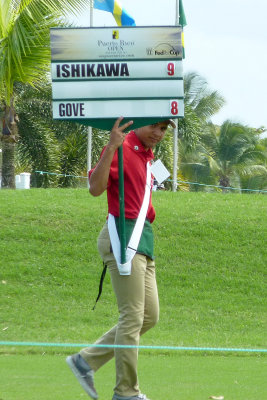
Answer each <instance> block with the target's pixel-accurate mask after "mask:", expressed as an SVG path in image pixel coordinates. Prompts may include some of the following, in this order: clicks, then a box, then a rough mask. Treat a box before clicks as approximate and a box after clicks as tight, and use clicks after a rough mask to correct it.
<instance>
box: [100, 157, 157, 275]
mask: <svg viewBox="0 0 267 400" xmlns="http://www.w3.org/2000/svg"><path fill="white" fill-rule="evenodd" d="M150 191H151V168H150V163H149V162H148V163H147V176H146V187H145V194H144V199H143V203H142V206H141V209H140V212H139V215H138V217H137V220H136V223H135V226H134V229H133V232H132V235H131V238H130V240H129V243H128V246H127V249H126V263H125V264H121V256H120V238H119V235H118V232H117V228H116V223H115V217H114V216H113V215H112V214H109V215H108V231H109V236H110V241H111V246H112V250H113V254H114V257H115V260H116V263H117V266H118V270H119V273H120V275H131V267H132V259H133V257H134V256H135V253H136V251H137V248H138V245H139V242H140V238H141V235H142V232H143V228H144V223H145V219H146V215H147V210H148V206H149V199H150Z"/></svg>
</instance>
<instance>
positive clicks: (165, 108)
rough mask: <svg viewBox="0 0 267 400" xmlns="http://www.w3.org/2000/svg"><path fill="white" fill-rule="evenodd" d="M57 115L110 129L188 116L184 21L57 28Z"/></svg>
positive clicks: (54, 67)
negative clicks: (117, 122) (131, 122)
mask: <svg viewBox="0 0 267 400" xmlns="http://www.w3.org/2000/svg"><path fill="white" fill-rule="evenodd" d="M51 56H52V65H51V74H52V88H53V116H54V118H55V119H63V120H75V121H80V122H82V123H84V124H88V125H91V126H93V127H97V128H101V129H110V128H111V127H112V126H113V124H114V122H115V120H116V119H117V118H118V117H119V116H121V115H122V116H124V117H125V121H127V120H130V119H133V120H134V125H133V127H138V126H142V125H148V124H151V123H154V122H157V121H159V120H164V119H168V118H180V117H183V116H184V101H183V97H184V90H183V69H182V41H181V27H179V26H178V27H177V26H164V27H118V28H117V27H116V28H114V27H109V28H53V29H51Z"/></svg>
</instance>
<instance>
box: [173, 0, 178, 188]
mask: <svg viewBox="0 0 267 400" xmlns="http://www.w3.org/2000/svg"><path fill="white" fill-rule="evenodd" d="M175 25H176V26H177V25H179V0H176V13H175ZM178 124H179V123H178V118H177V120H176V128H174V130H173V173H172V176H173V181H172V191H173V192H176V190H177V169H178Z"/></svg>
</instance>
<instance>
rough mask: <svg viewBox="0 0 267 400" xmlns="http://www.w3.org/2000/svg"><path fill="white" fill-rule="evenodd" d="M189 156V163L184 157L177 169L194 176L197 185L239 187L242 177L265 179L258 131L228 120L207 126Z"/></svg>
mask: <svg viewBox="0 0 267 400" xmlns="http://www.w3.org/2000/svg"><path fill="white" fill-rule="evenodd" d="M192 154H193V156H194V157H193V159H192ZM192 154H191V160H189V159H188V156H189V155H187V160H186V157H184V162H183V164H182V166H181V168H182V171H183V173H184V174H186V175H187V176H188V175H191V177H192V176H194V177H196V174H197V173H198V174H199V175H198V182H201V181H202V182H203V181H204V182H205V183H208V184H210V183H212V181H214V184H217V185H220V186H222V187H224V188H227V187H230V186H231V185H234V186H238V187H241V178H242V177H243V181H245V177H250V178H251V177H252V176H254V175H257V174H258V175H262V174H263V175H264V176H265V174H266V172H267V171H266V167H265V165H264V162H266V154H265V153H264V151H263V149H262V148H261V147H260V146H259V131H258V130H256V129H252V128H249V127H247V126H244V125H241V124H239V123H235V122H232V121H229V120H227V121H225V122H224V123H223V124H222V126H221V127H216V126H214V125H209V129H207V130H206V131H205V132H204V133H202V135H201V139H200V143H199V144H198V146H197V147H196V148H195V149H194V151H193V152H192ZM195 179H196V178H195Z"/></svg>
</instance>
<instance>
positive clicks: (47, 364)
mask: <svg viewBox="0 0 267 400" xmlns="http://www.w3.org/2000/svg"><path fill="white" fill-rule="evenodd" d="M1 363H2V364H1V374H0V398H1V400H26V399H27V400H36V399H38V400H50V399H53V400H63V399H64V400H73V399H88V398H89V397H88V396H87V394H86V393H85V392H84V391H83V389H82V388H81V386H80V384H79V383H78V381H77V380H76V378H75V377H74V375H72V372H71V371H70V370H69V368H68V366H67V364H66V363H65V357H63V356H60V355H54V356H52V355H47V354H43V355H8V356H1ZM266 363H267V359H266V358H258V357H235V356H229V357H222V356H215V355H213V356H206V357H205V356H203V357H199V356H185V355H179V354H177V353H176V354H173V355H172V356H170V355H169V356H164V355H157V354H154V355H151V354H150V355H146V354H145V353H142V354H141V355H140V357H139V376H140V385H141V388H142V391H143V392H144V393H146V394H147V395H149V396H150V398H151V399H153V400H161V399H166V400H202V399H203V400H206V399H209V397H210V396H219V395H220V396H224V399H225V400H244V399H246V400H256V399H265V398H266V393H267V381H266V369H267V368H266ZM95 378H96V379H95V380H96V387H97V390H98V393H99V397H100V399H103V400H111V398H112V388H113V386H114V366H113V362H112V361H111V362H110V363H109V364H108V365H106V366H105V367H104V368H102V369H101V370H100V371H99V372H98V373H97V374H96V375H95Z"/></svg>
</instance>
